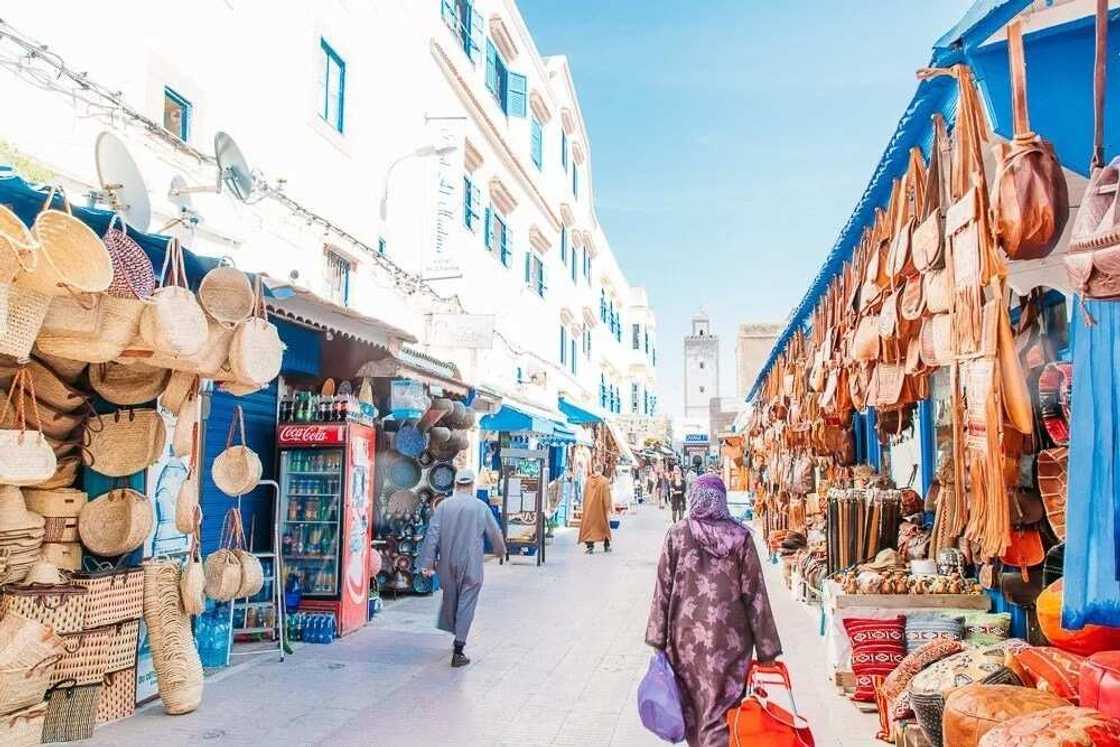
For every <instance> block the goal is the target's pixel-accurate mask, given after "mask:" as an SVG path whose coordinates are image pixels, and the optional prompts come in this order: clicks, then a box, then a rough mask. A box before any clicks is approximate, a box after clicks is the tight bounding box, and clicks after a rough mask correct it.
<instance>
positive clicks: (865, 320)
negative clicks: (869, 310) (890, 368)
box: [852, 314, 879, 363]
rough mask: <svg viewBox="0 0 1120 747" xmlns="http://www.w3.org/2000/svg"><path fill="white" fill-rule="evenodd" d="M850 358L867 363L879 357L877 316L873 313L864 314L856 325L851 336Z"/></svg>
mask: <svg viewBox="0 0 1120 747" xmlns="http://www.w3.org/2000/svg"><path fill="white" fill-rule="evenodd" d="M852 358H854V359H855V360H857V361H859V362H860V363H869V362H871V361H874V360H878V358H879V318H878V317H877V316H876V315H875V314H865V315H864V316H863V317H861V318H860V320H859V323H858V324H857V325H856V331H855V336H854V337H853V338H852Z"/></svg>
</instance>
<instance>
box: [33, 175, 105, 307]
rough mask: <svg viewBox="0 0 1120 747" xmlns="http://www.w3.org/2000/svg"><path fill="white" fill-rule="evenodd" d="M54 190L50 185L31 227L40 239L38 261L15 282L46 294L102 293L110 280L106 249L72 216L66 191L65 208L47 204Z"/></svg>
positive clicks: (38, 239)
mask: <svg viewBox="0 0 1120 747" xmlns="http://www.w3.org/2000/svg"><path fill="white" fill-rule="evenodd" d="M55 191H56V190H55V188H54V187H52V188H51V191H50V194H48V195H47V201H46V204H45V205H44V209H43V210H42V211H41V212H40V213H39V215H38V216H37V217H36V218H35V225H33V226H32V227H31V234H32V236H34V237H35V240H36V241H37V242H38V243H39V252H38V263H37V265H36V267H35V269H34V270H32V271H31V272H27V273H24V274H23V275H21V276H20V277H19V278H17V279H16V282H17V283H19V284H20V285H22V286H24V287H25V288H31V289H33V290H36V291H38V292H40V293H45V294H47V295H48V296H65V295H69V294H71V293H75V292H77V293H101V292H102V291H104V290H106V289H108V287H109V283H111V282H112V280H113V262H112V259H110V257H109V252H108V250H107V249H106V248H105V244H104V243H102V241H101V239H100V237H98V235H97V234H96V233H94V232H93V230H92V229H90V227H89V226H87V225H86V224H85V223H82V222H81V221H80V220H78V219H77V218H75V217H74V216H73V214H72V213H71V211H70V202H69V200H67V199H66V195H65V194H62V203H63V207H64V208H65V209H64V210H55V209H54V208H52V207H51V206H50V205H51V202H52V201H53V200H54V194H55ZM59 191H61V190H59Z"/></svg>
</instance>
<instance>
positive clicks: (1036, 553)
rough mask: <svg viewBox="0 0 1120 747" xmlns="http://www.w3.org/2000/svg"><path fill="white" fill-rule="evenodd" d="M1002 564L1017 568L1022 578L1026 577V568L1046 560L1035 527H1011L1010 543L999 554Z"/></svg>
mask: <svg viewBox="0 0 1120 747" xmlns="http://www.w3.org/2000/svg"><path fill="white" fill-rule="evenodd" d="M1000 560H1002V561H1003V564H1004V565H1009V566H1015V567H1017V568H1019V571H1020V573H1021V574H1022V576H1023V578H1024V579H1026V578H1028V575H1029V574H1028V572H1027V569H1028V568H1030V567H1031V566H1035V565H1040V564H1041V563H1042V561H1044V560H1046V551H1045V550H1044V549H1043V547H1042V536H1041V535H1039V533H1038V530H1037V529H1033V528H1031V529H1012V530H1011V543H1010V544H1009V545H1008V546H1007V549H1006V550H1004V551H1003V554H1002V555H1000Z"/></svg>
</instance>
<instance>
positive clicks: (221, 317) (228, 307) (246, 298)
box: [198, 265, 256, 327]
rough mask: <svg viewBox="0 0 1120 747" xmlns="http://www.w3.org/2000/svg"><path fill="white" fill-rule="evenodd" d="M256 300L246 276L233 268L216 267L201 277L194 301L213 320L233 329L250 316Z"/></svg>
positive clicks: (226, 266) (225, 266) (227, 266)
mask: <svg viewBox="0 0 1120 747" xmlns="http://www.w3.org/2000/svg"><path fill="white" fill-rule="evenodd" d="M255 301H256V298H255V296H254V294H253V286H252V285H251V284H250V282H249V276H248V275H246V274H245V273H243V272H242V271H241V270H239V269H237V268H236V267H231V266H229V265H219V266H217V267H215V268H214V269H212V270H210V272H208V273H206V275H205V276H204V277H203V278H202V282H201V283H200V284H199V286H198V302H199V303H200V304H202V308H203V309H205V310H206V313H207V314H209V315H210V317H211V318H212V319H214V320H215V321H217V322H219V323H221V324H224V325H226V326H228V327H234V326H236V325H238V324H240V323H241V322H243V321H245V320H246V319H248V318H249V315H250V314H252V313H253V308H254V303H255Z"/></svg>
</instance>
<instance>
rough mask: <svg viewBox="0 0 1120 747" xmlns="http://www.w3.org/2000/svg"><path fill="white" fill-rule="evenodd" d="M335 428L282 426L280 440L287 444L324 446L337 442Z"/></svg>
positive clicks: (336, 429) (336, 428)
mask: <svg viewBox="0 0 1120 747" xmlns="http://www.w3.org/2000/svg"><path fill="white" fill-rule="evenodd" d="M338 430H339V429H338V427H337V426H333V427H332V426H322V425H282V426H280V440H281V441H284V442H289V443H301V444H325V443H331V442H334V441H338Z"/></svg>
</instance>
